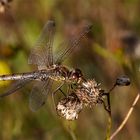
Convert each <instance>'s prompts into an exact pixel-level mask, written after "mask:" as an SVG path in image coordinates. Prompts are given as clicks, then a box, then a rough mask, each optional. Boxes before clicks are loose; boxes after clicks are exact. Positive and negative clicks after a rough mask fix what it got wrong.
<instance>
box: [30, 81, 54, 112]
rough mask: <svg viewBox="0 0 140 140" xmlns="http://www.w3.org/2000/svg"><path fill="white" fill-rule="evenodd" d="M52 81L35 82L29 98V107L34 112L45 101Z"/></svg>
mask: <svg viewBox="0 0 140 140" xmlns="http://www.w3.org/2000/svg"><path fill="white" fill-rule="evenodd" d="M51 86H52V81H51V80H50V79H48V80H47V81H43V82H37V83H36V84H35V85H34V87H33V89H32V91H31V94H30V97H29V107H30V109H31V110H32V111H33V112H35V111H37V110H38V109H39V108H41V107H42V106H43V105H44V104H45V102H46V99H47V95H48V93H49V92H51V91H50V90H51Z"/></svg>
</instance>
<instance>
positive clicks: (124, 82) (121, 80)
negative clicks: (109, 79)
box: [116, 76, 131, 86]
mask: <svg viewBox="0 0 140 140" xmlns="http://www.w3.org/2000/svg"><path fill="white" fill-rule="evenodd" d="M130 83H131V82H130V79H129V78H128V77H127V76H120V77H118V78H117V79H116V85H118V86H129V85H130Z"/></svg>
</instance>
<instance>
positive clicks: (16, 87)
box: [0, 79, 31, 98]
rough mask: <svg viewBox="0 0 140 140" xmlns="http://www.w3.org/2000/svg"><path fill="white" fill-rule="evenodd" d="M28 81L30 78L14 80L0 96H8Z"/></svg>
mask: <svg viewBox="0 0 140 140" xmlns="http://www.w3.org/2000/svg"><path fill="white" fill-rule="evenodd" d="M30 81H31V79H23V80H18V81H16V82H15V83H13V85H11V87H10V88H9V89H8V90H7V91H6V92H5V93H3V94H0V98H2V97H5V96H8V95H10V94H12V93H14V92H16V91H17V90H19V89H20V88H22V87H23V86H24V85H25V84H27V83H29V82H30Z"/></svg>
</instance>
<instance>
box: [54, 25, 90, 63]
mask: <svg viewBox="0 0 140 140" xmlns="http://www.w3.org/2000/svg"><path fill="white" fill-rule="evenodd" d="M91 27H92V25H87V26H85V27H84V28H83V31H81V33H80V34H79V36H78V37H76V38H73V39H71V40H69V41H67V42H63V43H62V44H60V45H61V47H62V48H64V49H63V50H61V53H60V54H59V56H58V58H57V59H56V63H57V64H59V63H61V62H62V61H63V60H65V59H66V58H67V57H68V56H69V55H70V54H71V53H72V52H73V51H74V50H75V49H76V48H77V47H78V46H79V44H80V41H81V40H82V38H83V37H85V36H86V35H87V34H88V32H89V31H90V30H91Z"/></svg>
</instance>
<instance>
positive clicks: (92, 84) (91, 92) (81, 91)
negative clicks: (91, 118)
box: [75, 80, 103, 107]
mask: <svg viewBox="0 0 140 140" xmlns="http://www.w3.org/2000/svg"><path fill="white" fill-rule="evenodd" d="M75 94H76V95H77V97H78V98H79V100H80V101H81V102H82V104H83V105H84V106H89V107H93V106H95V105H96V104H98V103H102V102H103V99H102V90H101V88H100V87H99V84H97V82H96V81H95V80H88V81H86V82H83V83H82V85H81V86H79V87H78V88H77V89H76V91H75Z"/></svg>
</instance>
